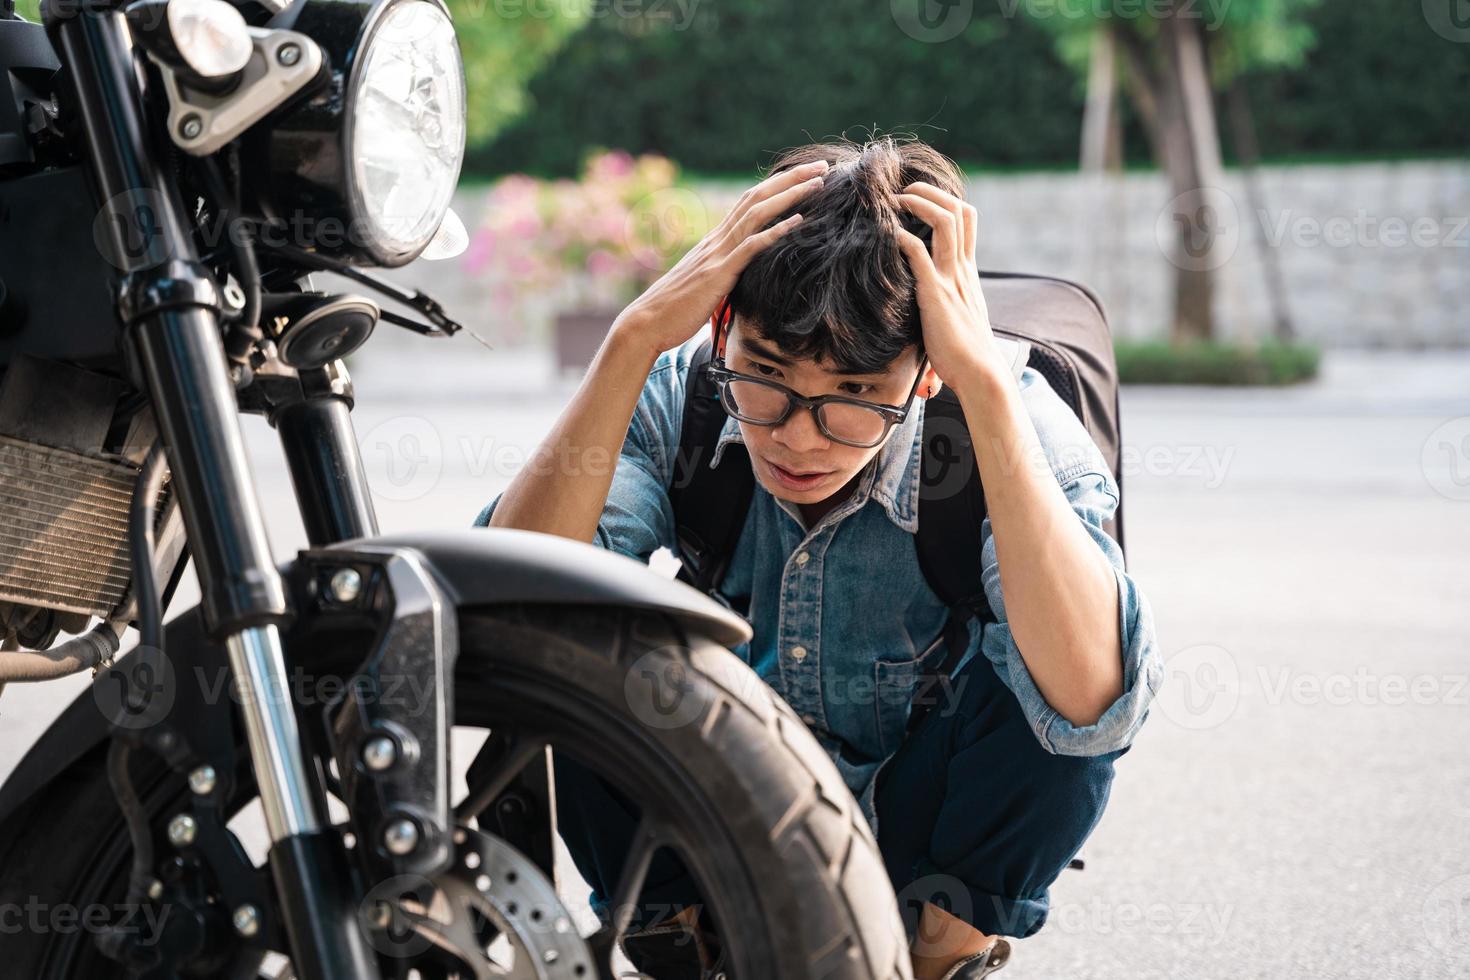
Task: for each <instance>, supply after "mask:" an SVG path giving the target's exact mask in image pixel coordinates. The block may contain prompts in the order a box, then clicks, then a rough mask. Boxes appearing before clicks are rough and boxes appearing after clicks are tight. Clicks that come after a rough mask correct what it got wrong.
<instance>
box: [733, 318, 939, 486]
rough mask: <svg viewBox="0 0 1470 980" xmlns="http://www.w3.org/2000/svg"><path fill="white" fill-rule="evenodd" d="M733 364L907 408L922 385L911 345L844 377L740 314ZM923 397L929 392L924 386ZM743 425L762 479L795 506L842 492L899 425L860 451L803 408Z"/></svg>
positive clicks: (797, 388)
mask: <svg viewBox="0 0 1470 980" xmlns="http://www.w3.org/2000/svg"><path fill="white" fill-rule="evenodd" d="M725 366H726V367H728V368H729V369H730V370H732V371H736V372H739V373H740V374H748V375H750V376H752V377H757V378H769V379H770V380H772V381H775V382H777V383H778V384H782V385H785V386H786V387H788V388H790V389H791V390H792V391H794V392H796V393H797V394H798V395H805V396H806V397H808V398H816V397H818V396H820V395H845V396H847V397H851V398H860V399H862V400H864V401H870V402H876V403H879V404H882V405H897V406H901V405H902V404H903V402H904V399H906V398H907V397H908V394H909V390H910V389H912V388H913V386H914V377H915V374H916V373H917V371H918V368H919V363H918V357H917V351H916V350H915V349H914V348H912V347H910V348H908V349H907V350H905V351H904V352H903V353H901V354H900V355H899V356H898V357H897V358H895V359H894V360H893V361H892V362H890V363H889V364H888V366H887V367H886V368H885V369H884V370H883V371H881V372H879V373H877V374H844V373H842V372H840V371H839V370H837V369H836V367H835V366H834V365H832V364H831V363H829V362H827V361H813V360H797V359H795V358H792V357H790V356H789V355H787V354H786V353H785V352H783V351H782V350H780V349H779V348H777V347H776V345H775V344H774V343H773V342H771V341H769V340H767V339H765V338H764V337H762V336H761V335H760V334H759V333H757V332H756V331H754V330H750V329H748V328H747V326H746V324H745V323H744V322H743V320H742V319H741V318H740V317H736V318H735V322H734V323H733V324H732V326H731V327H730V331H729V334H728V338H727V340H726V343H725ZM926 375H930V377H926V379H925V383H928V382H930V381H933V380H935V379H934V378H933V377H932V369H928V370H926ZM918 394H919V397H923V394H924V389H923V384H921V385H920V388H919V393H918ZM739 425H740V433H741V435H742V436H743V437H744V439H745V448H746V450H747V451H748V452H749V453H750V460H751V465H752V466H753V467H754V469H755V475H756V479H758V480H759V481H760V483H761V486H763V487H765V488H766V490H768V491H770V493H771V495H772V496H773V497H777V498H779V499H782V500H789V501H791V502H792V503H794V504H816V503H820V502H821V501H823V500H826V499H827V498H828V497H830V496H832V495H833V494H834V493H836V492H837V491H839V490H841V489H842V488H843V487H845V486H846V485H847V483H848V481H850V480H851V479H852V478H853V477H854V476H856V475H857V474H858V473H859V472H861V471H862V469H863V467H864V466H865V465H867V462H868V460H870V459H872V458H873V457H874V456H876V455H878V452H879V451H880V450H881V449H882V448H883V445H884V444H885V443H886V442H887V440H888V439H890V438H892V437H893V432H894V429H896V428H897V427H896V426H895V427H894V428H892V429H889V430H888V435H887V436H886V437H885V439H884V442H883V443H879V444H878V445H876V446H872V447H870V448H867V449H859V448H857V447H856V446H848V445H844V444H843V443H840V442H834V441H833V440H831V439H828V438H827V437H826V436H825V435H823V433H822V430H821V429H820V428H819V427H818V426H817V420H816V419H815V418H813V417H812V413H811V412H810V411H807V410H806V409H804V408H800V407H798V408H797V409H796V410H795V411H793V412H792V413H791V414H790V415H789V416H788V417H787V419H786V421H785V422H782V423H781V424H780V425H754V424H751V423H749V422H740V423H739Z"/></svg>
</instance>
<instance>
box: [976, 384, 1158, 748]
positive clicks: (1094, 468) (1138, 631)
mask: <svg viewBox="0 0 1470 980" xmlns="http://www.w3.org/2000/svg"><path fill="white" fill-rule="evenodd" d="M1028 374H1030V372H1028ZM1034 383H1036V381H1035V380H1033V384H1034ZM1039 383H1040V384H1041V385H1042V386H1043V387H1044V386H1045V382H1044V381H1042V382H1039ZM1024 387H1025V384H1024V383H1023V388H1024ZM1047 396H1049V398H1048V397H1047ZM1027 401H1028V405H1029V406H1030V407H1031V413H1032V420H1033V422H1035V423H1036V428H1037V433H1038V435H1039V436H1040V437H1041V440H1042V445H1043V448H1044V449H1045V451H1046V454H1047V458H1048V462H1049V463H1050V465H1051V466H1052V471H1053V473H1054V475H1055V476H1056V477H1057V481H1058V482H1059V483H1060V484H1061V486H1062V490H1063V492H1064V493H1066V495H1067V500H1068V502H1069V503H1070V504H1071V505H1072V510H1073V512H1074V513H1075V514H1076V515H1077V519H1078V520H1080V521H1081V522H1082V524H1083V526H1084V527H1086V528H1087V531H1088V533H1089V534H1090V535H1091V536H1092V539H1093V541H1095V542H1096V543H1097V546H1098V547H1099V548H1100V549H1102V552H1103V554H1104V555H1106V556H1107V559H1108V561H1109V563H1111V565H1112V566H1113V574H1114V576H1115V577H1116V579H1117V583H1118V618H1117V628H1118V637H1119V646H1120V648H1121V649H1122V652H1123V693H1122V694H1121V695H1120V696H1119V697H1118V698H1117V700H1115V701H1114V702H1113V703H1112V704H1111V705H1110V706H1109V707H1108V709H1107V710H1106V711H1105V712H1103V714H1102V716H1101V717H1099V718H1098V720H1097V721H1096V722H1095V723H1093V724H1091V725H1085V726H1078V725H1073V724H1072V723H1071V722H1069V721H1068V720H1067V719H1066V718H1064V717H1062V716H1061V715H1060V714H1058V713H1057V711H1056V710H1055V709H1054V708H1052V706H1051V705H1049V704H1048V703H1047V701H1046V698H1045V697H1043V696H1042V694H1041V691H1040V690H1038V689H1037V687H1036V682H1035V681H1034V680H1033V679H1032V677H1031V672H1030V671H1029V670H1028V669H1027V667H1026V662H1025V660H1024V659H1023V658H1022V656H1021V651H1020V650H1019V648H1017V646H1016V641H1015V639H1014V637H1012V635H1011V628H1010V625H1009V623H1008V622H1007V620H1006V614H1005V597H1004V596H1003V595H1002V593H1001V587H1000V565H999V562H998V561H997V557H996V547H995V539H994V538H993V537H992V535H991V529H990V519H989V518H988V517H987V518H986V519H985V522H984V524H983V525H982V529H981V541H982V554H981V561H982V563H983V566H982V567H983V571H982V580H983V582H984V586H985V595H986V598H987V599H988V600H989V602H990V608H991V609H992V610H993V611H994V613H995V616H996V621H995V622H991V623H987V624H985V626H984V628H983V630H982V632H981V635H980V649H981V651H982V652H983V653H984V654H985V656H986V658H987V659H989V660H990V662H991V663H993V664H994V665H995V667H996V670H997V672H998V673H999V674H1000V676H1001V678H1002V679H1003V680H1004V681H1005V683H1006V685H1007V686H1008V687H1009V688H1010V689H1011V691H1012V692H1014V693H1015V695H1016V698H1017V700H1018V701H1020V703H1021V707H1022V709H1023V710H1024V712H1025V713H1026V717H1027V720H1028V721H1029V722H1030V725H1031V730H1032V731H1033V732H1035V734H1036V737H1037V739H1038V740H1039V741H1040V742H1041V744H1042V746H1043V747H1044V748H1045V749H1046V750H1047V751H1048V752H1052V753H1055V754H1057V755H1076V756H1096V755H1104V754H1106V753H1109V752H1116V751H1118V750H1120V749H1122V748H1125V747H1126V746H1128V745H1129V744H1130V743H1131V742H1132V741H1133V738H1134V736H1135V735H1136V734H1137V733H1138V730H1139V728H1140V726H1142V724H1143V721H1144V719H1145V717H1147V715H1148V709H1149V705H1150V704H1151V703H1152V701H1153V697H1154V694H1155V692H1156V691H1157V690H1158V688H1159V685H1160V684H1161V683H1162V682H1163V677H1164V667H1163V661H1162V658H1161V656H1160V653H1159V649H1158V641H1157V638H1156V636H1155V633H1154V622H1153V613H1152V611H1151V610H1150V608H1149V604H1148V600H1147V599H1146V598H1145V597H1144V595H1143V593H1142V591H1140V589H1139V587H1138V584H1137V583H1136V582H1135V581H1134V580H1133V578H1132V576H1130V575H1129V574H1128V573H1127V572H1126V571H1125V570H1124V564H1123V549H1122V548H1121V547H1119V545H1118V542H1117V541H1115V540H1113V538H1112V537H1111V536H1110V535H1109V534H1108V533H1107V531H1105V530H1104V525H1105V524H1106V523H1107V522H1108V521H1109V520H1111V519H1112V517H1113V515H1114V513H1115V512H1116V511H1117V509H1118V501H1119V494H1118V486H1117V483H1116V481H1115V480H1114V479H1113V477H1112V475H1111V474H1110V473H1109V471H1108V467H1107V464H1106V462H1105V461H1104V460H1103V458H1102V454H1101V453H1100V452H1099V451H1098V450H1097V447H1096V445H1095V444H1093V442H1092V440H1091V438H1090V437H1089V436H1088V435H1087V433H1086V430H1085V429H1083V428H1082V425H1081V423H1080V422H1077V420H1076V417H1075V416H1073V415H1072V414H1071V411H1070V409H1067V408H1066V406H1065V405H1063V404H1062V403H1061V401H1060V399H1057V398H1056V396H1055V394H1053V393H1051V391H1050V389H1049V388H1048V389H1046V391H1045V392H1035V391H1028V392H1027ZM1057 408H1060V410H1061V413H1065V417H1063V416H1062V415H1061V414H1058V412H1057V411H1056V409H1057Z"/></svg>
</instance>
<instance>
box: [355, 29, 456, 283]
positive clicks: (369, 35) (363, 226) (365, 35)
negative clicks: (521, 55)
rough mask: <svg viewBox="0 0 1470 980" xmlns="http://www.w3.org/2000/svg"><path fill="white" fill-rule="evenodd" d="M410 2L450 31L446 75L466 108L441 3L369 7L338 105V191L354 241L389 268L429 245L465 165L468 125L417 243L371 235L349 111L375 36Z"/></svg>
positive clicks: (370, 218)
mask: <svg viewBox="0 0 1470 980" xmlns="http://www.w3.org/2000/svg"><path fill="white" fill-rule="evenodd" d="M409 4H428V5H430V6H432V7H434V8H436V9H437V10H438V11H439V13H440V14H442V15H443V17H444V20H445V22H446V23H447V24H448V25H449V27H450V36H451V37H452V38H453V40H454V44H453V51H454V64H455V70H454V71H453V72H451V73H450V75H451V77H450V79H449V83H450V84H452V85H454V86H455V88H456V89H457V95H458V99H459V105H460V107H461V110H463V109H464V107H465V106H466V98H467V95H468V93H467V91H466V85H465V74H464V56H463V54H462V52H461V51H460V48H459V38H458V35H457V34H455V33H454V17H453V15H452V14H451V13H450V10H449V6H448V4H446V3H445V2H444V0H381V2H379V3H375V4H373V6H372V8H371V9H370V10H369V12H368V14H367V17H366V18H365V19H364V21H363V23H362V27H361V29H360V30H359V32H358V35H357V39H356V41H355V42H354V44H353V54H352V59H351V63H350V64H349V65H347V66H346V91H345V92H344V95H343V103H342V104H343V112H342V134H341V144H340V145H341V148H342V178H343V183H344V187H343V192H344V195H345V198H346V203H347V207H348V211H349V213H350V214H351V216H352V223H353V225H354V226H356V227H357V228H358V229H359V230H360V233H359V235H358V236H357V237H358V239H359V242H358V243H359V245H360V246H361V247H362V248H364V249H366V250H367V251H368V252H369V253H370V254H371V257H372V258H373V260H374V261H375V262H377V263H378V264H379V265H382V266H385V267H389V268H392V267H396V266H401V265H405V264H407V263H409V262H411V261H413V260H414V259H415V258H417V257H418V255H419V253H421V252H422V251H423V250H424V249H425V248H427V247H428V245H429V242H430V241H432V240H433V237H434V233H435V231H437V229H438V227H439V224H440V222H442V221H443V219H444V213H445V212H446V211H447V210H448V209H449V206H450V202H451V200H452V198H453V195H454V188H455V187H456V186H457V185H458V183H459V175H460V172H461V170H462V169H463V167H464V158H465V149H466V145H465V144H466V140H465V136H466V129H467V127H465V126H464V125H461V126H460V127H459V129H460V133H459V145H458V147H457V153H456V160H455V163H454V167H453V168H452V173H451V174H450V175H449V177H448V179H447V181H446V184H447V188H446V191H445V193H444V194H443V195H442V198H443V199H442V201H441V202H440V203H439V205H438V206H437V208H436V209H435V210H436V211H437V214H435V215H434V220H433V221H432V222H431V223H430V225H429V226H428V230H427V231H426V232H425V233H423V234H422V235H421V236H419V240H417V241H413V242H410V243H409V247H408V248H394V247H392V246H391V245H390V244H387V243H385V242H384V241H383V240H382V239H381V238H380V237H379V236H378V235H377V234H376V232H377V231H378V228H377V227H376V226H375V221H376V220H377V217H376V216H375V215H373V214H371V213H370V211H369V208H368V205H367V201H366V197H365V195H364V194H363V191H362V188H361V187H360V186H359V184H358V178H357V166H358V156H357V152H356V137H357V118H356V115H357V114H356V112H355V111H354V110H355V107H356V106H357V104H358V97H359V94H360V90H361V88H362V86H363V85H364V84H365V80H366V77H367V65H368V62H369V56H370V55H371V53H372V45H373V41H374V39H375V38H376V37H377V36H378V32H379V31H380V29H381V28H382V27H383V24H384V22H385V21H386V20H387V17H388V14H389V13H390V12H391V11H393V10H394V9H396V8H400V7H403V6H406V5H409ZM431 213H432V212H431Z"/></svg>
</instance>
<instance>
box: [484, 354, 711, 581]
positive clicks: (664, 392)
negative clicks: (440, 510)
mask: <svg viewBox="0 0 1470 980" xmlns="http://www.w3.org/2000/svg"><path fill="white" fill-rule="evenodd" d="M677 353H678V351H677V350H674V351H666V352H664V353H663V354H662V355H660V356H659V359H658V360H657V361H656V362H655V363H654V367H653V370H652V371H651V372H649V376H648V380H647V381H646V382H645V383H644V386H643V391H642V393H641V394H640V395H639V396H638V403H637V405H636V406H635V408H634V410H633V417H632V419H631V420H630V422H629V424H628V434H627V436H626V437H624V439H623V446H622V449H621V450H620V451H619V453H618V459H617V463H616V464H615V466H614V469H613V478H612V484H611V486H610V487H609V488H608V493H607V502H606V503H605V504H604V505H603V508H602V517H601V518H600V519H599V520H598V522H597V531H596V533H595V535H594V536H593V538H592V542H591V543H592V544H595V545H597V546H598V547H601V548H606V549H608V550H609V551H615V552H618V553H619V554H623V555H627V556H628V557H630V558H637V559H638V560H640V561H642V562H645V563H646V562H647V561H648V559H649V556H651V555H652V554H653V553H654V552H655V551H657V550H658V549H659V548H670V549H672V548H673V547H674V511H673V507H672V505H671V504H670V503H669V495H668V485H669V482H670V480H671V479H672V476H673V459H674V453H675V452H676V451H677V448H678V445H679V428H680V424H681V422H682V416H683V404H684V396H683V378H682V371H681V370H680V367H681V362H680V360H679V359H678V358H677V357H676V354H677ZM502 496H504V493H503V492H502V493H500V494H497V495H496V496H495V499H494V500H492V501H490V503H489V504H488V505H487V506H486V507H485V509H484V510H482V511H480V514H479V516H478V517H476V518H475V524H476V525H479V526H481V527H484V526H488V525H489V523H490V517H491V515H492V514H494V513H495V507H496V505H498V504H499V503H500V498H501V497H502Z"/></svg>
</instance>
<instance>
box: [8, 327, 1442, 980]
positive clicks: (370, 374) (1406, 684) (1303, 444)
mask: <svg viewBox="0 0 1470 980" xmlns="http://www.w3.org/2000/svg"><path fill="white" fill-rule="evenodd" d="M384 329H385V330H386V329H387V328H384ZM375 344H376V348H375V349H371V350H369V351H368V352H367V354H366V355H365V356H364V357H363V358H361V359H360V360H361V363H360V364H358V365H357V367H356V369H355V370H356V375H357V379H358V391H359V396H360V401H361V407H360V408H359V411H358V422H359V431H360V432H361V434H362V437H363V445H364V451H365V453H366V456H367V459H368V463H369V467H370V469H371V475H372V478H373V482H374V487H375V490H376V491H377V493H378V495H379V505H380V511H381V518H382V524H383V526H384V528H385V530H404V529H409V528H416V527H417V528H422V527H439V526H443V527H455V526H462V525H464V524H465V523H467V522H468V521H469V520H470V519H471V518H472V517H473V515H474V513H475V512H476V510H477V509H478V508H479V507H480V506H481V505H482V504H483V503H484V502H485V501H486V500H488V499H489V497H490V496H491V495H492V494H493V493H494V492H495V491H497V490H498V489H500V488H501V487H503V486H504V484H505V483H506V482H507V481H508V479H509V477H510V475H511V474H512V473H513V472H514V471H515V469H516V467H517V465H519V460H520V459H522V458H524V455H525V453H527V452H528V451H529V450H530V449H531V448H532V447H534V445H535V443H536V442H537V440H538V439H539V438H540V437H541V436H542V435H543V434H544V433H545V432H546V431H547V429H548V428H549V426H550V425H551V422H552V420H553V418H554V416H555V413H556V411H557V409H558V406H559V405H560V404H561V403H562V400H564V399H565V397H566V395H567V393H568V391H569V390H570V389H569V382H568V381H565V380H556V379H553V378H552V377H551V371H550V368H549V361H548V360H547V359H545V358H543V357H540V356H538V355H536V354H527V353H515V352H497V353H494V354H492V353H490V352H488V351H485V350H484V349H483V348H480V347H477V346H476V345H475V344H474V343H473V342H472V341H469V340H467V339H466V340H462V341H454V342H450V343H449V344H447V345H442V346H439V345H435V344H434V342H430V341H420V340H417V339H414V338H407V337H396V336H395V337H393V338H391V339H388V340H384V341H382V342H377V341H375ZM1124 414H1125V429H1124V435H1125V442H1126V443H1127V446H1128V449H1129V457H1128V462H1127V464H1126V465H1125V472H1124V479H1125V494H1126V498H1127V501H1128V512H1127V513H1128V546H1129V553H1130V558H1131V562H1132V568H1133V570H1134V571H1135V573H1136V574H1137V575H1138V577H1139V578H1140V580H1141V581H1142V583H1143V585H1144V587H1145V590H1146V591H1147V593H1148V595H1149V596H1150V598H1151V600H1152V603H1153V607H1154V610H1155V613H1156V616H1157V619H1158V625H1159V631H1160V634H1161V636H1162V639H1163V644H1164V647H1165V650H1166V653H1167V655H1168V656H1169V657H1170V658H1171V659H1170V670H1169V675H1170V676H1169V686H1168V688H1167V689H1166V693H1165V695H1164V696H1163V698H1162V700H1161V701H1160V703H1159V705H1158V707H1157V709H1156V710H1155V711H1154V713H1153V716H1152V717H1151V719H1150V721H1149V724H1148V725H1147V726H1146V728H1145V730H1144V732H1143V734H1142V735H1141V736H1140V738H1139V740H1138V742H1137V743H1136V745H1135V748H1134V749H1133V751H1132V752H1131V753H1130V754H1129V755H1128V756H1127V757H1126V758H1125V759H1123V760H1122V762H1121V763H1120V766H1119V778H1118V782H1117V785H1116V789H1115V792H1114V798H1113V803H1112V805H1111V807H1110V808H1109V811H1108V813H1107V815H1106V817H1105V819H1104V821H1103V824H1102V826H1101V828H1100V829H1099V830H1098V832H1097V834H1096V835H1095V836H1094V838H1093V839H1092V841H1091V842H1090V843H1089V845H1088V847H1087V849H1086V852H1085V856H1086V857H1087V859H1088V869H1087V870H1086V871H1085V872H1082V873H1077V872H1068V873H1067V874H1066V875H1065V876H1064V878H1063V879H1062V881H1061V882H1060V883H1059V884H1058V886H1057V888H1056V889H1055V891H1054V912H1053V918H1052V923H1051V924H1050V925H1049V926H1048V927H1047V929H1046V930H1045V931H1044V932H1043V933H1042V934H1041V935H1040V936H1038V937H1036V938H1034V939H1032V940H1029V941H1026V942H1024V943H1022V944H1021V945H1020V949H1019V951H1018V954H1017V956H1016V958H1015V960H1014V965H1013V966H1012V967H1011V968H1010V969H1009V970H1008V971H1007V974H1006V975H1007V976H1012V977H1015V978H1016V980H1025V978H1034V980H1040V978H1046V980H1055V978H1060V977H1071V978H1078V980H1085V978H1099V980H1104V978H1106V980H1112V978H1118V980H1123V978H1128V980H1142V978H1159V980H1189V978H1198V980H1243V978H1257V977H1260V978H1265V977H1270V978H1279V977H1308V976H1310V977H1320V978H1359V977H1361V978H1370V977H1371V978H1375V980H1376V978H1384V977H1404V978H1410V977H1412V978H1421V977H1422V978H1438V977H1443V978H1451V977H1464V976H1466V975H1470V843H1467V840H1470V838H1467V835H1466V832H1465V828H1466V826H1467V825H1470V756H1467V754H1466V750H1465V746H1466V744H1467V743H1470V683H1467V676H1470V657H1467V656H1466V654H1467V652H1470V601H1467V598H1470V597H1467V592H1470V558H1467V555H1470V356H1467V355H1464V354H1459V355H1453V356H1451V355H1445V354H1423V355H1401V354H1341V355H1337V356H1334V357H1332V358H1330V359H1329V360H1328V362H1327V365H1326V372H1325V375H1324V378H1323V379H1322V381H1321V382H1320V383H1318V384H1315V385H1312V386H1309V387H1304V388H1299V389H1294V390H1291V391H1285V392H1260V391H1246V392H1230V391H1206V390H1146V389H1135V390H1129V391H1127V392H1126V393H1125V396H1124ZM248 434H249V436H250V441H251V445H252V448H253V450H254V451H255V452H256V455H257V460H258V465H259V470H258V474H259V480H260V487H261V491H262V494H263V495H264V497H265V499H266V501H267V503H268V506H269V510H270V519H271V528H272V535H273V539H274V543H275V545H276V547H277V549H278V551H279V552H280V553H282V554H285V553H288V552H289V551H290V550H292V549H294V548H295V547H296V546H297V545H299V544H300V543H301V542H302V541H303V535H302V533H301V529H300V524H299V521H297V520H295V518H294V516H293V515H292V513H291V500H290V490H289V484H288V482H287V480H286V477H285V473H284V469H283V467H282V464H281V461H280V456H279V452H278V451H277V450H276V449H275V447H274V446H273V444H272V442H271V436H270V433H269V431H268V430H267V429H265V428H264V426H263V425H262V426H256V425H251V426H250V427H249V429H248ZM80 684H81V682H80V681H79V680H74V681H71V682H65V683H57V684H54V685H51V686H50V687H42V688H34V689H20V688H12V689H10V690H7V691H6V692H5V695H4V698H3V700H0V774H3V773H4V772H7V771H8V770H9V768H10V767H11V766H12V765H13V764H14V762H15V759H16V758H17V757H18V755H19V754H20V753H21V752H22V751H23V748H24V746H26V745H27V744H29V742H30V741H31V740H32V739H33V738H34V737H35V734H36V733H37V732H38V731H39V730H40V729H41V728H43V727H44V725H45V724H46V722H47V721H48V719H49V717H50V716H51V715H52V714H54V712H55V711H56V710H57V709H58V708H59V706H60V704H61V703H62V702H63V701H64V700H65V699H66V698H69V697H70V696H71V695H72V693H74V692H75V691H77V690H78V689H79V687H80ZM983 775H984V774H977V776H979V777H981V778H983Z"/></svg>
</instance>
